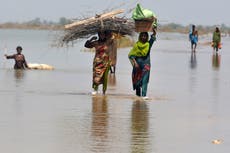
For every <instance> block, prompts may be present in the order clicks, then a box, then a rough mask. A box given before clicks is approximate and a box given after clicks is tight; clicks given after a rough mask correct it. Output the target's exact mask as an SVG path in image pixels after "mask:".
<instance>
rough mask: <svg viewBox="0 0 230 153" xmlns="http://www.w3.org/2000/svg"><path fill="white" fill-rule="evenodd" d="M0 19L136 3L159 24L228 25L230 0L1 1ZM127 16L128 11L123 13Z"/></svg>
mask: <svg viewBox="0 0 230 153" xmlns="http://www.w3.org/2000/svg"><path fill="white" fill-rule="evenodd" d="M0 2H1V5H0V22H1V23H2V22H7V21H17V22H23V21H29V20H32V19H34V18H36V17H39V18H40V19H42V20H43V19H45V20H52V21H58V19H59V18H60V17H66V18H82V17H90V16H94V15H95V14H96V13H98V14H100V13H102V12H104V11H105V10H112V9H126V10H128V9H131V8H134V7H135V6H136V3H137V2H139V3H140V4H141V5H142V6H143V7H144V8H147V9H150V10H152V11H154V12H155V13H156V14H157V16H158V19H159V22H160V23H170V22H175V23H179V24H183V25H188V24H201V25H220V24H222V23H223V24H226V25H228V26H230V18H229V17H228V15H229V14H230V10H229V6H230V0H218V1H213V0H0ZM126 16H127V17H130V16H131V13H129V14H126Z"/></svg>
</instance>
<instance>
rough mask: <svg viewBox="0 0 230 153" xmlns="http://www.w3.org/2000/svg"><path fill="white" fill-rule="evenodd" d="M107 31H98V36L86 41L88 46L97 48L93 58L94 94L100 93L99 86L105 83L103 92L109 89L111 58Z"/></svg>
mask: <svg viewBox="0 0 230 153" xmlns="http://www.w3.org/2000/svg"><path fill="white" fill-rule="evenodd" d="M106 37H107V32H106V31H100V32H98V38H97V37H96V36H94V37H92V38H91V39H89V40H87V41H86V43H85V47H86V48H95V56H94V60H93V83H92V88H93V89H94V91H93V92H92V95H95V94H97V93H98V87H99V85H100V84H103V94H105V92H106V90H107V81H108V72H109V70H110V59H109V44H108V42H107V39H106Z"/></svg>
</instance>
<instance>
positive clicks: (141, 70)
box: [128, 29, 156, 100]
mask: <svg viewBox="0 0 230 153" xmlns="http://www.w3.org/2000/svg"><path fill="white" fill-rule="evenodd" d="M155 40H156V31H155V29H153V34H152V35H151V38H150V39H149V34H148V32H141V33H140V34H139V37H138V41H137V42H136V43H135V44H134V46H133V48H132V49H131V51H130V52H129V55H128V58H129V60H130V62H131V64H132V66H133V70H132V84H133V90H136V95H137V96H140V97H142V98H143V99H144V100H147V99H148V97H147V86H148V82H149V76H150V68H151V62H150V51H151V47H152V45H153V43H154V41H155Z"/></svg>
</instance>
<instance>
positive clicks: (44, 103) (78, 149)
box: [0, 30, 230, 153]
mask: <svg viewBox="0 0 230 153" xmlns="http://www.w3.org/2000/svg"><path fill="white" fill-rule="evenodd" d="M52 34H53V33H52V32H49V31H33V30H0V47H1V57H2V58H1V60H0V62H1V68H0V152H1V153H95V152H100V153H228V152H229V151H230V145H229V144H230V122H229V120H230V111H229V108H230V103H229V99H230V94H229V90H230V69H229V65H230V52H229V51H230V41H229V40H230V38H229V37H226V38H223V48H222V49H221V50H220V52H219V53H218V55H216V54H214V53H213V51H212V48H211V47H210V46H207V45H202V42H207V41H210V39H211V37H210V35H209V36H204V37H201V38H200V42H201V44H199V45H198V48H197V52H196V53H195V54H191V52H190V44H189V42H188V37H187V35H182V34H176V33H175V34H170V33H159V34H158V40H157V42H156V43H155V44H154V46H153V48H152V53H151V60H152V61H151V63H152V67H151V78H150V82H149V86H148V96H149V97H150V100H148V101H142V100H140V99H139V98H137V97H135V95H134V91H133V90H132V84H131V65H130V63H129V61H128V59H127V54H128V52H129V50H130V48H125V49H119V50H118V61H117V63H118V64H117V72H116V75H109V86H108V91H107V94H106V95H105V96H103V95H101V94H99V95H97V96H91V95H90V92H91V80H92V72H91V70H92V59H93V56H94V55H93V53H92V52H85V51H83V50H84V47H83V44H84V41H85V40H83V41H79V42H77V43H76V44H75V46H74V47H70V48H53V47H50V44H51V43H52V40H53V39H54V37H53V35H52ZM17 45H22V47H23V53H24V54H25V56H26V58H27V61H28V63H45V64H50V65H52V66H54V67H55V70H52V71H46V70H26V71H15V70H13V69H12V67H13V63H14V62H13V61H12V60H5V59H4V58H3V54H5V53H7V54H11V53H14V52H15V48H16V46H17ZM214 140H217V141H218V142H219V144H215V143H213V141H214Z"/></svg>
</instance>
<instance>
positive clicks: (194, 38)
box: [189, 25, 198, 52]
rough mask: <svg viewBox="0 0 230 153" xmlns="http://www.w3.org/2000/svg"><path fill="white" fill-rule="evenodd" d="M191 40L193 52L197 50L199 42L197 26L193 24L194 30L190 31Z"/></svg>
mask: <svg viewBox="0 0 230 153" xmlns="http://www.w3.org/2000/svg"><path fill="white" fill-rule="evenodd" d="M189 40H190V42H191V49H192V52H196V47H197V43H198V31H197V30H196V26H195V25H192V31H190V33H189Z"/></svg>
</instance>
